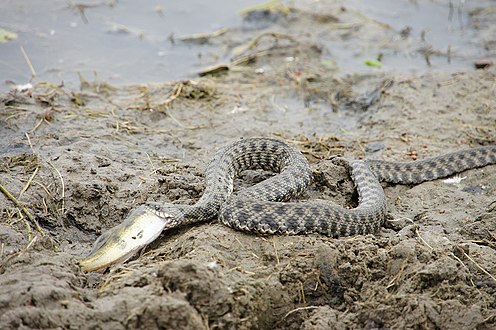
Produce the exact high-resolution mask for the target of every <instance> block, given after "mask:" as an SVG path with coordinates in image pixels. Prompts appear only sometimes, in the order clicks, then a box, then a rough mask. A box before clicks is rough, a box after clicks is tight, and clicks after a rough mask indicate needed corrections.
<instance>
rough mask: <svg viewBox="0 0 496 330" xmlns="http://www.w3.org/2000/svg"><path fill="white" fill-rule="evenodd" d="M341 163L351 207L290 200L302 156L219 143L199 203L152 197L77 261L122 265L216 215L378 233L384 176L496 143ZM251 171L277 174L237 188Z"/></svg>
mask: <svg viewBox="0 0 496 330" xmlns="http://www.w3.org/2000/svg"><path fill="white" fill-rule="evenodd" d="M342 161H343V162H344V164H346V166H347V167H348V168H349V169H350V172H351V173H350V174H351V178H352V179H353V181H354V182H355V184H356V187H357V191H358V195H359V202H358V206H357V207H356V208H353V209H347V208H344V207H341V206H338V205H335V204H332V203H330V202H329V201H324V200H312V201H305V202H289V200H290V199H292V198H293V197H295V196H298V195H299V194H300V193H302V192H303V191H304V190H306V189H307V187H308V186H309V184H310V183H311V181H312V171H311V169H310V165H309V163H308V161H307V160H306V158H305V157H304V156H303V154H301V152H300V151H298V150H297V149H296V148H294V147H292V146H290V145H288V144H286V143H285V142H282V141H279V140H275V139H269V138H249V139H243V140H238V141H236V142H233V143H231V144H229V145H227V146H226V147H224V148H221V149H220V150H219V151H218V152H217V153H216V154H215V155H214V157H213V158H212V159H211V161H210V162H209V163H208V165H207V167H206V171H205V178H206V187H205V190H204V192H203V195H202V197H201V198H200V199H199V200H198V201H197V202H196V203H195V204H193V205H182V204H171V203H156V202H149V203H146V204H143V205H141V206H139V207H138V208H136V209H135V210H133V211H132V212H131V213H130V214H129V216H128V217H127V218H126V219H125V220H124V222H123V223H121V224H119V225H118V226H116V227H114V228H111V229H110V230H109V231H107V232H106V233H104V234H103V235H101V236H100V237H99V238H98V239H97V241H96V243H95V247H94V249H93V251H92V252H91V253H90V255H89V256H88V257H86V258H85V259H83V260H82V261H81V262H80V265H81V266H82V269H83V270H85V271H92V270H96V269H100V268H103V267H106V266H109V265H111V264H114V263H116V262H122V261H123V260H126V259H127V258H129V257H130V256H131V255H133V254H134V253H136V252H137V251H139V249H141V248H143V247H144V246H146V245H147V244H149V243H150V242H151V241H153V240H155V239H156V238H157V237H158V236H159V235H160V233H161V232H162V231H163V230H164V229H168V228H174V227H177V226H180V225H184V224H188V223H194V222H200V221H207V220H211V219H214V218H216V217H218V218H219V219H220V221H221V222H222V223H223V224H225V225H227V226H230V227H232V228H235V229H240V230H244V231H249V232H256V233H261V234H309V233H319V234H322V235H327V236H332V237H341V236H350V235H357V234H368V233H374V232H376V231H378V230H379V228H380V227H381V226H382V224H383V223H384V220H385V218H386V196H385V195H384V191H383V189H382V186H381V184H380V182H381V181H386V182H391V183H400V184H417V183H421V182H423V181H428V180H434V179H437V178H442V177H446V176H449V175H452V174H455V173H459V172H462V171H464V170H467V169H473V168H477V167H482V166H486V165H489V164H495V163H496V145H488V146H483V147H478V148H472V149H466V150H462V151H457V152H452V153H448V154H445V155H442V156H438V157H433V158H427V159H425V160H420V161H413V162H408V163H400V162H388V161H382V160H365V161H360V160H354V161H351V162H349V163H348V162H346V161H344V160H342ZM248 169H264V170H269V171H273V172H276V173H277V174H276V175H274V176H272V177H270V178H268V179H266V180H264V181H262V182H260V183H257V184H255V185H253V186H251V187H249V188H246V189H243V190H241V191H239V192H237V193H233V187H234V181H235V179H236V178H237V177H238V176H239V174H240V173H241V172H242V171H244V170H248Z"/></svg>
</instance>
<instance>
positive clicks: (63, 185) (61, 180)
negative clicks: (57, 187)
mask: <svg viewBox="0 0 496 330" xmlns="http://www.w3.org/2000/svg"><path fill="white" fill-rule="evenodd" d="M47 163H48V165H50V166H51V167H52V168H53V169H54V170H55V172H57V174H58V176H59V178H60V183H61V184H62V207H61V209H60V213H61V214H62V215H63V214H64V209H65V184H64V178H63V177H62V174H60V172H59V170H58V169H57V168H56V167H55V166H54V165H53V164H52V163H51V162H49V161H48V160H47Z"/></svg>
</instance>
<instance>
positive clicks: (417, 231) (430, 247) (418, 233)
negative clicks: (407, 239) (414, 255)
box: [415, 228, 434, 250]
mask: <svg viewBox="0 0 496 330" xmlns="http://www.w3.org/2000/svg"><path fill="white" fill-rule="evenodd" d="M415 233H416V234H417V236H418V238H420V240H421V241H422V242H423V243H424V244H425V245H427V246H428V247H429V249H431V250H434V249H433V248H432V246H430V245H429V243H427V242H426V241H425V239H423V238H422V236H420V232H419V230H418V228H416V229H415Z"/></svg>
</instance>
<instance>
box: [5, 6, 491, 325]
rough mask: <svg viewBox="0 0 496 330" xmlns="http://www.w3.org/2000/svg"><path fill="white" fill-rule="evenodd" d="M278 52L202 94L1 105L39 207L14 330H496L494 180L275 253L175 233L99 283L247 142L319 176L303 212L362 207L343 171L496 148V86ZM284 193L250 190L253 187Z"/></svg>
mask: <svg viewBox="0 0 496 330" xmlns="http://www.w3.org/2000/svg"><path fill="white" fill-rule="evenodd" d="M336 10H337V9H336ZM307 23H308V21H306V20H305V17H303V18H302V19H301V20H300V21H296V22H295V21H292V22H291V24H290V23H284V22H282V23H281V22H279V23H278V24H279V25H276V27H278V28H280V29H282V28H284V27H287V26H289V27H288V29H289V30H290V31H292V30H291V29H295V30H296V29H297V28H298V27H299V28H302V29H303V26H306V24H307ZM369 23H370V22H368V23H367V22H365V23H363V24H369ZM285 24H288V25H287V26H286V25H285ZM298 24H300V25H298ZM320 24H325V22H324V23H320ZM365 26H366V25H365ZM481 26H482V25H481ZM319 27H322V26H320V25H319ZM269 28H270V27H269ZM484 31H485V30H484ZM259 32H260V31H255V32H254V31H252V32H250V33H253V35H257V34H259ZM487 36H489V34H487ZM488 45H489V44H488ZM269 46H270V47H269V48H270V49H271V52H270V56H257V57H256V58H254V59H252V61H250V62H248V63H245V65H244V66H243V68H242V69H240V67H237V68H234V67H232V66H230V68H229V71H227V72H223V73H221V74H220V75H214V76H207V77H204V78H199V79H194V80H187V81H179V82H177V81H174V82H165V83H161V84H149V85H139V86H129V87H122V88H116V87H113V86H111V85H109V84H107V83H105V82H102V81H89V82H83V83H82V84H81V88H80V90H69V89H67V88H65V87H63V86H58V85H55V84H48V83H45V84H42V83H40V84H37V85H35V87H34V88H33V89H31V90H28V91H22V92H21V91H17V92H14V91H13V92H11V93H6V94H3V95H2V96H1V100H0V102H1V104H2V108H3V110H2V111H1V112H0V127H1V129H0V141H1V142H0V151H1V153H0V157H1V163H0V183H1V184H2V186H3V187H4V188H5V189H6V190H7V191H8V192H10V194H12V196H13V197H14V198H15V200H17V201H18V202H19V203H20V204H19V205H15V204H14V202H13V201H12V200H11V199H8V198H7V197H6V195H5V194H1V195H0V212H1V219H2V220H1V223H0V245H1V246H0V274H1V275H0V327H1V328H5V329H14V328H25V329H28V328H97V329H98V328H101V329H124V328H146V329H154V328H165V329H203V328H205V329H215V328H220V329H233V328H235V329H256V328H262V329H263V328H274V329H332V328H335V329H342V328H345V327H348V328H369V329H371V328H426V329H431V328H432V329H435V328H440V329H475V328H477V329H491V328H494V327H495V326H496V318H495V315H496V298H495V297H496V279H495V277H494V276H495V274H496V264H495V262H494V261H495V260H496V232H495V230H494V228H496V200H495V197H494V196H496V167H495V166H488V167H486V168H483V169H477V170H470V171H466V172H464V173H462V174H461V177H462V178H463V179H462V180H461V181H460V182H459V183H456V184H448V183H445V182H443V181H442V180H437V181H434V182H427V183H423V184H420V185H417V186H412V187H410V186H401V185H389V186H385V192H386V195H387V198H388V212H389V216H388V222H387V223H386V225H385V226H384V228H382V230H381V231H380V232H379V233H377V234H376V235H367V236H357V237H350V238H341V239H330V238H327V237H322V236H318V235H309V236H273V237H272V236H271V237H261V236H257V235H250V234H246V233H241V232H237V231H234V230H232V229H230V228H227V227H224V226H222V225H220V224H218V223H216V222H215V221H213V222H212V223H203V224H197V225H192V226H188V227H183V228H178V229H175V230H172V231H168V232H165V233H163V235H162V236H161V237H160V239H159V240H157V241H156V242H154V243H153V244H151V246H149V247H148V248H147V249H146V250H145V251H144V252H143V253H142V255H141V256H139V257H138V258H135V259H134V260H132V261H130V262H127V263H125V264H124V265H121V266H120V267H118V268H116V269H114V270H113V271H112V272H106V273H103V274H100V273H89V274H84V273H82V272H81V271H80V269H79V266H78V260H79V259H80V258H81V257H83V256H85V255H86V254H87V253H88V252H89V251H90V249H91V246H92V243H93V242H94V240H95V239H96V237H97V236H98V235H99V234H100V233H101V232H102V230H105V229H107V228H110V227H112V226H114V225H116V224H118V223H120V222H121V221H122V219H123V217H125V215H126V214H127V212H129V211H130V210H131V209H132V208H134V207H135V206H137V205H139V204H141V203H143V202H145V201H174V202H178V203H188V204H191V203H194V202H195V201H196V200H197V199H198V198H199V197H200V196H201V193H202V191H203V189H204V182H203V169H204V166H205V162H206V161H207V160H208V159H209V157H210V156H211V155H212V154H213V152H214V151H215V150H216V149H217V148H219V147H220V146H222V145H224V144H226V143H229V142H231V141H233V140H235V139H239V138H240V137H251V136H266V137H276V138H279V139H282V140H285V141H287V142H289V143H291V144H293V145H295V146H296V147H298V148H299V149H300V150H301V151H302V152H303V153H304V154H305V156H306V157H307V158H308V159H309V161H310V162H311V165H312V168H313V171H314V177H315V180H314V182H313V184H312V186H311V187H310V189H309V190H308V191H306V192H305V193H304V194H303V196H302V199H315V198H325V199H329V200H332V201H333V202H335V203H338V204H340V205H344V206H348V207H352V206H353V205H355V204H356V194H354V191H353V183H352V182H351V180H350V179H349V177H348V175H347V173H346V171H345V169H344V168H341V167H339V166H337V165H335V164H333V163H332V162H329V161H328V160H329V159H330V158H332V156H334V155H342V156H345V157H348V158H350V159H355V158H361V157H363V158H383V159H391V160H414V159H421V158H425V157H428V156H432V155H437V154H441V153H444V152H447V151H452V150H457V149H461V148H465V147H469V146H477V145H485V144H495V143H496V141H495V136H496V124H495V123H496V110H495V109H496V98H495V97H494V96H495V86H496V85H495V81H496V80H495V77H496V75H495V73H496V72H495V71H494V69H493V68H489V69H486V70H481V71H475V70H474V71H471V72H464V73H454V74H453V73H446V72H431V73H427V74H425V75H422V76H415V75H409V74H398V73H391V72H385V71H378V72H375V71H372V72H370V73H368V74H363V75H358V74H357V75H342V76H340V77H337V76H336V74H335V72H334V71H332V70H329V67H328V63H327V62H323V61H322V48H321V47H320V46H321V44H319V42H318V41H316V38H309V37H308V35H306V34H304V33H301V34H298V35H297V37H296V39H295V40H293V41H291V40H290V42H289V43H287V44H278V43H277V42H276V43H275V44H270V45H269ZM259 47H264V46H263V45H261V46H259ZM259 50H260V49H259ZM253 61H254V62H253ZM257 68H258V69H260V68H263V69H264V70H257ZM267 175H269V174H267V173H259V172H250V173H246V174H244V175H243V177H242V178H241V179H240V180H239V182H238V183H237V184H238V188H239V189H242V187H243V186H245V185H248V184H251V183H253V182H257V181H260V180H262V179H263V178H265V177H267ZM23 207H25V209H23ZM28 214H29V215H28ZM29 217H31V219H30V218H29ZM37 226H38V227H37Z"/></svg>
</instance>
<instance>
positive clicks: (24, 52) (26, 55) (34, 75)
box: [21, 45, 36, 78]
mask: <svg viewBox="0 0 496 330" xmlns="http://www.w3.org/2000/svg"><path fill="white" fill-rule="evenodd" d="M21 52H22V55H23V56H24V59H25V60H26V63H27V64H28V67H29V70H30V71H31V77H32V78H34V77H36V71H35V70H34V67H33V64H32V63H31V61H30V60H29V57H28V54H27V53H26V51H25V50H24V47H23V46H22V45H21Z"/></svg>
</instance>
